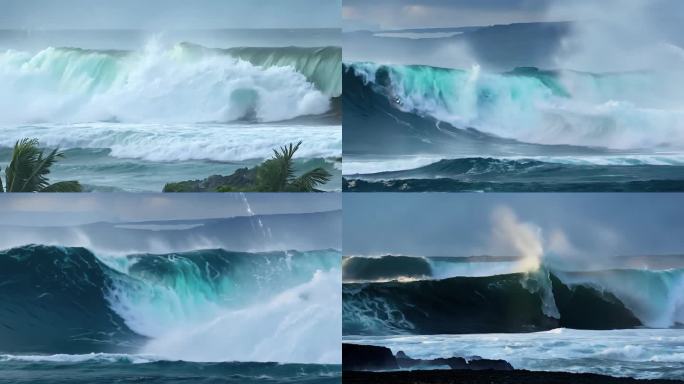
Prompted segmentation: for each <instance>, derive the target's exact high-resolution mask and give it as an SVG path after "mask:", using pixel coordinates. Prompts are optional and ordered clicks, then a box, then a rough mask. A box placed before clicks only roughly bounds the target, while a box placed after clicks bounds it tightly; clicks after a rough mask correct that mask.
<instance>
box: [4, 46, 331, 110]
mask: <svg viewBox="0 0 684 384" xmlns="http://www.w3.org/2000/svg"><path fill="white" fill-rule="evenodd" d="M340 67H341V50H340V49H339V48H336V47H322V48H297V47H286V48H233V49H225V50H219V49H209V48H204V47H201V46H198V45H194V44H190V43H179V44H176V45H174V46H172V47H170V48H166V47H162V46H161V45H160V44H158V43H157V42H155V40H152V41H150V42H148V43H147V45H146V46H145V48H144V49H142V50H140V51H113V50H87V49H80V48H59V47H49V48H45V49H43V50H40V51H38V52H24V51H17V50H8V51H5V52H3V53H0V82H2V83H3V85H4V86H3V89H2V90H0V111H2V115H3V116H2V118H1V119H2V120H0V121H1V122H5V123H35V122H45V121H48V122H52V123H55V122H62V123H73V122H93V121H120V122H129V123H136V122H140V123H152V122H162V123H163V122H175V123H178V122H231V121H236V120H253V121H259V122H273V121H282V120H288V119H293V118H295V117H298V116H306V115H319V114H323V113H325V112H327V111H328V110H329V109H330V108H331V98H333V97H337V96H339V95H340V93H341V84H340V82H341V79H340V77H339V70H340Z"/></svg>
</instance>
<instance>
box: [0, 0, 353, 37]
mask: <svg viewBox="0 0 684 384" xmlns="http://www.w3.org/2000/svg"><path fill="white" fill-rule="evenodd" d="M340 6H341V0H192V1H188V0H59V1H57V0H0V29H13V28H30V29H166V30H168V29H215V28H339V27H340Z"/></svg>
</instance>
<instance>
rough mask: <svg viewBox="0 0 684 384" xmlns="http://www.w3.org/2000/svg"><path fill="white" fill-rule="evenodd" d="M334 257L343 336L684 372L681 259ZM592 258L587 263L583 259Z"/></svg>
mask: <svg viewBox="0 0 684 384" xmlns="http://www.w3.org/2000/svg"><path fill="white" fill-rule="evenodd" d="M597 260H598V261H597V262H591V261H587V262H586V263H585V264H584V265H582V264H580V263H572V264H568V263H567V262H565V263H564V261H563V260H560V261H554V262H552V261H549V262H548V263H545V264H542V265H541V267H540V268H539V269H538V270H533V271H530V270H529V269H528V268H529V264H526V263H525V260H524V259H520V258H515V257H486V256H482V257H466V258H459V257H407V256H382V257H363V256H352V257H345V258H344V261H343V281H344V284H343V312H342V313H343V335H344V340H345V341H346V342H353V343H360V344H372V345H382V346H387V347H389V348H391V349H392V350H393V352H394V353H396V352H398V351H399V350H401V351H404V352H406V353H407V354H408V356H410V357H413V358H430V359H431V358H437V357H445V358H446V357H452V356H460V357H468V356H480V357H483V358H489V359H505V360H507V361H509V362H510V363H511V364H512V365H513V366H514V367H515V368H520V369H530V370H545V371H554V370H557V371H567V372H594V373H600V374H607V375H612V376H630V377H637V378H672V379H682V378H683V377H684V349H682V348H684V344H682V342H684V296H682V292H684V291H683V290H682V289H683V288H684V269H682V267H683V263H684V258H683V257H682V256H675V255H672V256H662V257H661V256H649V257H623V258H620V257H615V258H598V259H597ZM592 261H593V260H592Z"/></svg>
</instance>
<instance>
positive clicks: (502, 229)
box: [492, 207, 544, 272]
mask: <svg viewBox="0 0 684 384" xmlns="http://www.w3.org/2000/svg"><path fill="white" fill-rule="evenodd" d="M492 221H493V228H492V240H493V241H494V243H495V244H496V246H497V247H499V248H500V249H506V250H509V252H510V251H513V252H516V255H520V257H521V258H522V259H521V260H520V261H519V262H518V263H519V268H520V269H521V270H522V271H524V272H535V271H537V270H539V268H540V267H541V264H542V257H543V256H544V247H543V239H542V233H541V228H539V227H537V226H536V225H534V224H532V223H527V222H523V221H520V220H519V219H518V217H517V216H516V214H515V212H513V210H512V209H510V208H508V207H499V208H497V209H495V210H494V212H493V213H492Z"/></svg>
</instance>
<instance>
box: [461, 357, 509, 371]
mask: <svg viewBox="0 0 684 384" xmlns="http://www.w3.org/2000/svg"><path fill="white" fill-rule="evenodd" d="M468 369H471V370H473V371H480V370H485V369H491V370H495V371H512V370H513V366H512V365H511V364H510V363H509V362H508V361H506V360H489V359H482V358H480V359H475V360H470V361H468Z"/></svg>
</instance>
